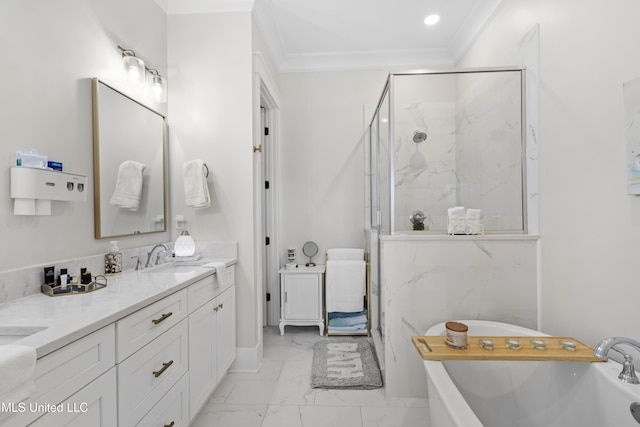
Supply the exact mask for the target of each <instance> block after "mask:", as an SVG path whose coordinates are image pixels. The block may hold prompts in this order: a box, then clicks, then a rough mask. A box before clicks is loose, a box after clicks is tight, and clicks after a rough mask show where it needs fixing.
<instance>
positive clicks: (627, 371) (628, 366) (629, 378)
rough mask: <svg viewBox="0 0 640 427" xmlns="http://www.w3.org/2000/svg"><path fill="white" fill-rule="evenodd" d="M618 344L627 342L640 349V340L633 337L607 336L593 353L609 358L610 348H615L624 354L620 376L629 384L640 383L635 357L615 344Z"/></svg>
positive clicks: (605, 358)
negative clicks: (634, 361) (634, 364)
mask: <svg viewBox="0 0 640 427" xmlns="http://www.w3.org/2000/svg"><path fill="white" fill-rule="evenodd" d="M618 344H627V345H629V346H631V347H634V348H635V349H636V350H638V351H640V342H638V341H636V340H633V339H631V338H624V337H609V338H605V339H603V340H602V341H600V343H599V344H598V345H597V346H596V348H595V350H594V351H593V355H594V356H595V357H597V358H599V359H602V360H608V358H609V356H608V355H609V350H615V351H617V352H618V353H620V354H622V355H623V356H624V362H623V363H622V372H620V375H618V378H619V379H621V380H622V381H624V382H625V383H628V384H640V381H639V380H638V377H637V375H636V369H635V367H634V366H633V357H631V356H630V355H628V354H626V353H624V352H623V351H621V350H620V349H618V348H616V347H615V346H616V345H618Z"/></svg>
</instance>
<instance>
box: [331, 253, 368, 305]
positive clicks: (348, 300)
mask: <svg viewBox="0 0 640 427" xmlns="http://www.w3.org/2000/svg"><path fill="white" fill-rule="evenodd" d="M366 279H367V276H366V263H365V262H364V261H334V260H327V266H326V290H325V297H326V303H327V311H328V312H333V311H341V312H345V313H353V312H357V311H362V310H364V296H365V295H366Z"/></svg>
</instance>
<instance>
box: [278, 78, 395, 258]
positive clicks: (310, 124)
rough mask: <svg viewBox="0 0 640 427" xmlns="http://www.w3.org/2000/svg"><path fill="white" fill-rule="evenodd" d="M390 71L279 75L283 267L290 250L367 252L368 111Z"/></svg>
mask: <svg viewBox="0 0 640 427" xmlns="http://www.w3.org/2000/svg"><path fill="white" fill-rule="evenodd" d="M386 77H387V72H386V71H383V70H378V71H345V72H317V73H284V74H281V75H280V76H279V89H280V94H281V101H282V108H281V123H282V128H281V129H282V138H281V145H280V185H281V187H280V189H281V190H280V215H281V216H280V218H281V224H280V230H281V235H280V239H281V240H280V242H281V249H282V253H281V254H280V261H281V264H284V263H285V262H286V248H287V247H288V246H293V247H295V248H297V254H298V256H297V262H298V263H304V262H308V258H305V257H304V255H303V254H302V245H304V243H305V242H306V241H308V240H313V241H315V242H316V243H317V244H318V247H319V253H318V255H317V256H316V258H314V261H315V262H316V263H318V262H322V263H323V262H324V253H325V252H326V250H327V249H329V248H332V247H360V248H363V247H364V232H363V231H364V229H365V221H364V215H363V214H362V213H363V211H364V179H363V177H364V173H365V172H364V160H363V159H364V145H363V144H364V142H365V141H364V127H363V122H364V120H363V106H364V105H376V104H377V102H378V99H379V98H380V95H381V94H382V89H383V87H384V83H385V80H386Z"/></svg>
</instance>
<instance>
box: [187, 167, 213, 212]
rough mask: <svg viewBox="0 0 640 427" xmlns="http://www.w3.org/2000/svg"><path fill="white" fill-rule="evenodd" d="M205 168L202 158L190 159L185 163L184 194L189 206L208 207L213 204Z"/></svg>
mask: <svg viewBox="0 0 640 427" xmlns="http://www.w3.org/2000/svg"><path fill="white" fill-rule="evenodd" d="M205 168H206V167H205V164H204V161H202V160H190V161H188V162H185V164H184V171H183V172H184V196H185V202H186V204H187V206H189V207H192V208H208V207H209V206H210V205H211V197H210V196H209V186H208V185H207V173H206V170H205Z"/></svg>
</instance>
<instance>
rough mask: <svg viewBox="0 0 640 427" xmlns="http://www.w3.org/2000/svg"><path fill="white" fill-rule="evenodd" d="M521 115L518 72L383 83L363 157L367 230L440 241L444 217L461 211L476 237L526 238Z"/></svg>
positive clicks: (421, 75)
mask: <svg viewBox="0 0 640 427" xmlns="http://www.w3.org/2000/svg"><path fill="white" fill-rule="evenodd" d="M524 106H525V69H524V67H494V68H482V69H453V70H433V71H424V72H411V73H392V74H389V76H388V79H387V82H386V84H385V87H384V90H383V93H382V96H381V98H380V101H379V103H378V105H377V108H376V110H375V113H374V115H373V118H372V120H371V122H370V124H369V129H368V135H369V144H368V147H367V149H366V150H365V153H366V155H367V157H368V159H366V160H367V163H368V165H367V166H368V169H369V171H368V176H369V178H370V179H369V182H368V185H367V187H368V191H367V192H368V199H369V200H367V206H368V207H369V209H368V215H367V216H368V222H369V226H370V227H371V229H373V230H377V231H378V234H380V235H386V234H391V235H395V234H447V231H448V228H447V222H448V214H447V212H448V209H449V208H452V207H455V206H463V207H465V208H473V209H479V210H480V211H481V222H482V224H483V227H484V233H510V234H513V233H516V234H517V233H522V234H525V233H526V231H527V230H526V228H527V225H526V224H527V221H526V197H524V195H525V194H526V191H525V179H524V177H525V147H524V141H525V123H524V121H525V119H524V118H525V111H524V110H525V107H524ZM417 211H420V212H421V213H422V214H423V215H424V221H423V224H424V229H423V230H418V231H416V230H414V226H413V224H412V222H411V220H410V216H411V215H412V214H414V213H415V212H417Z"/></svg>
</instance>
